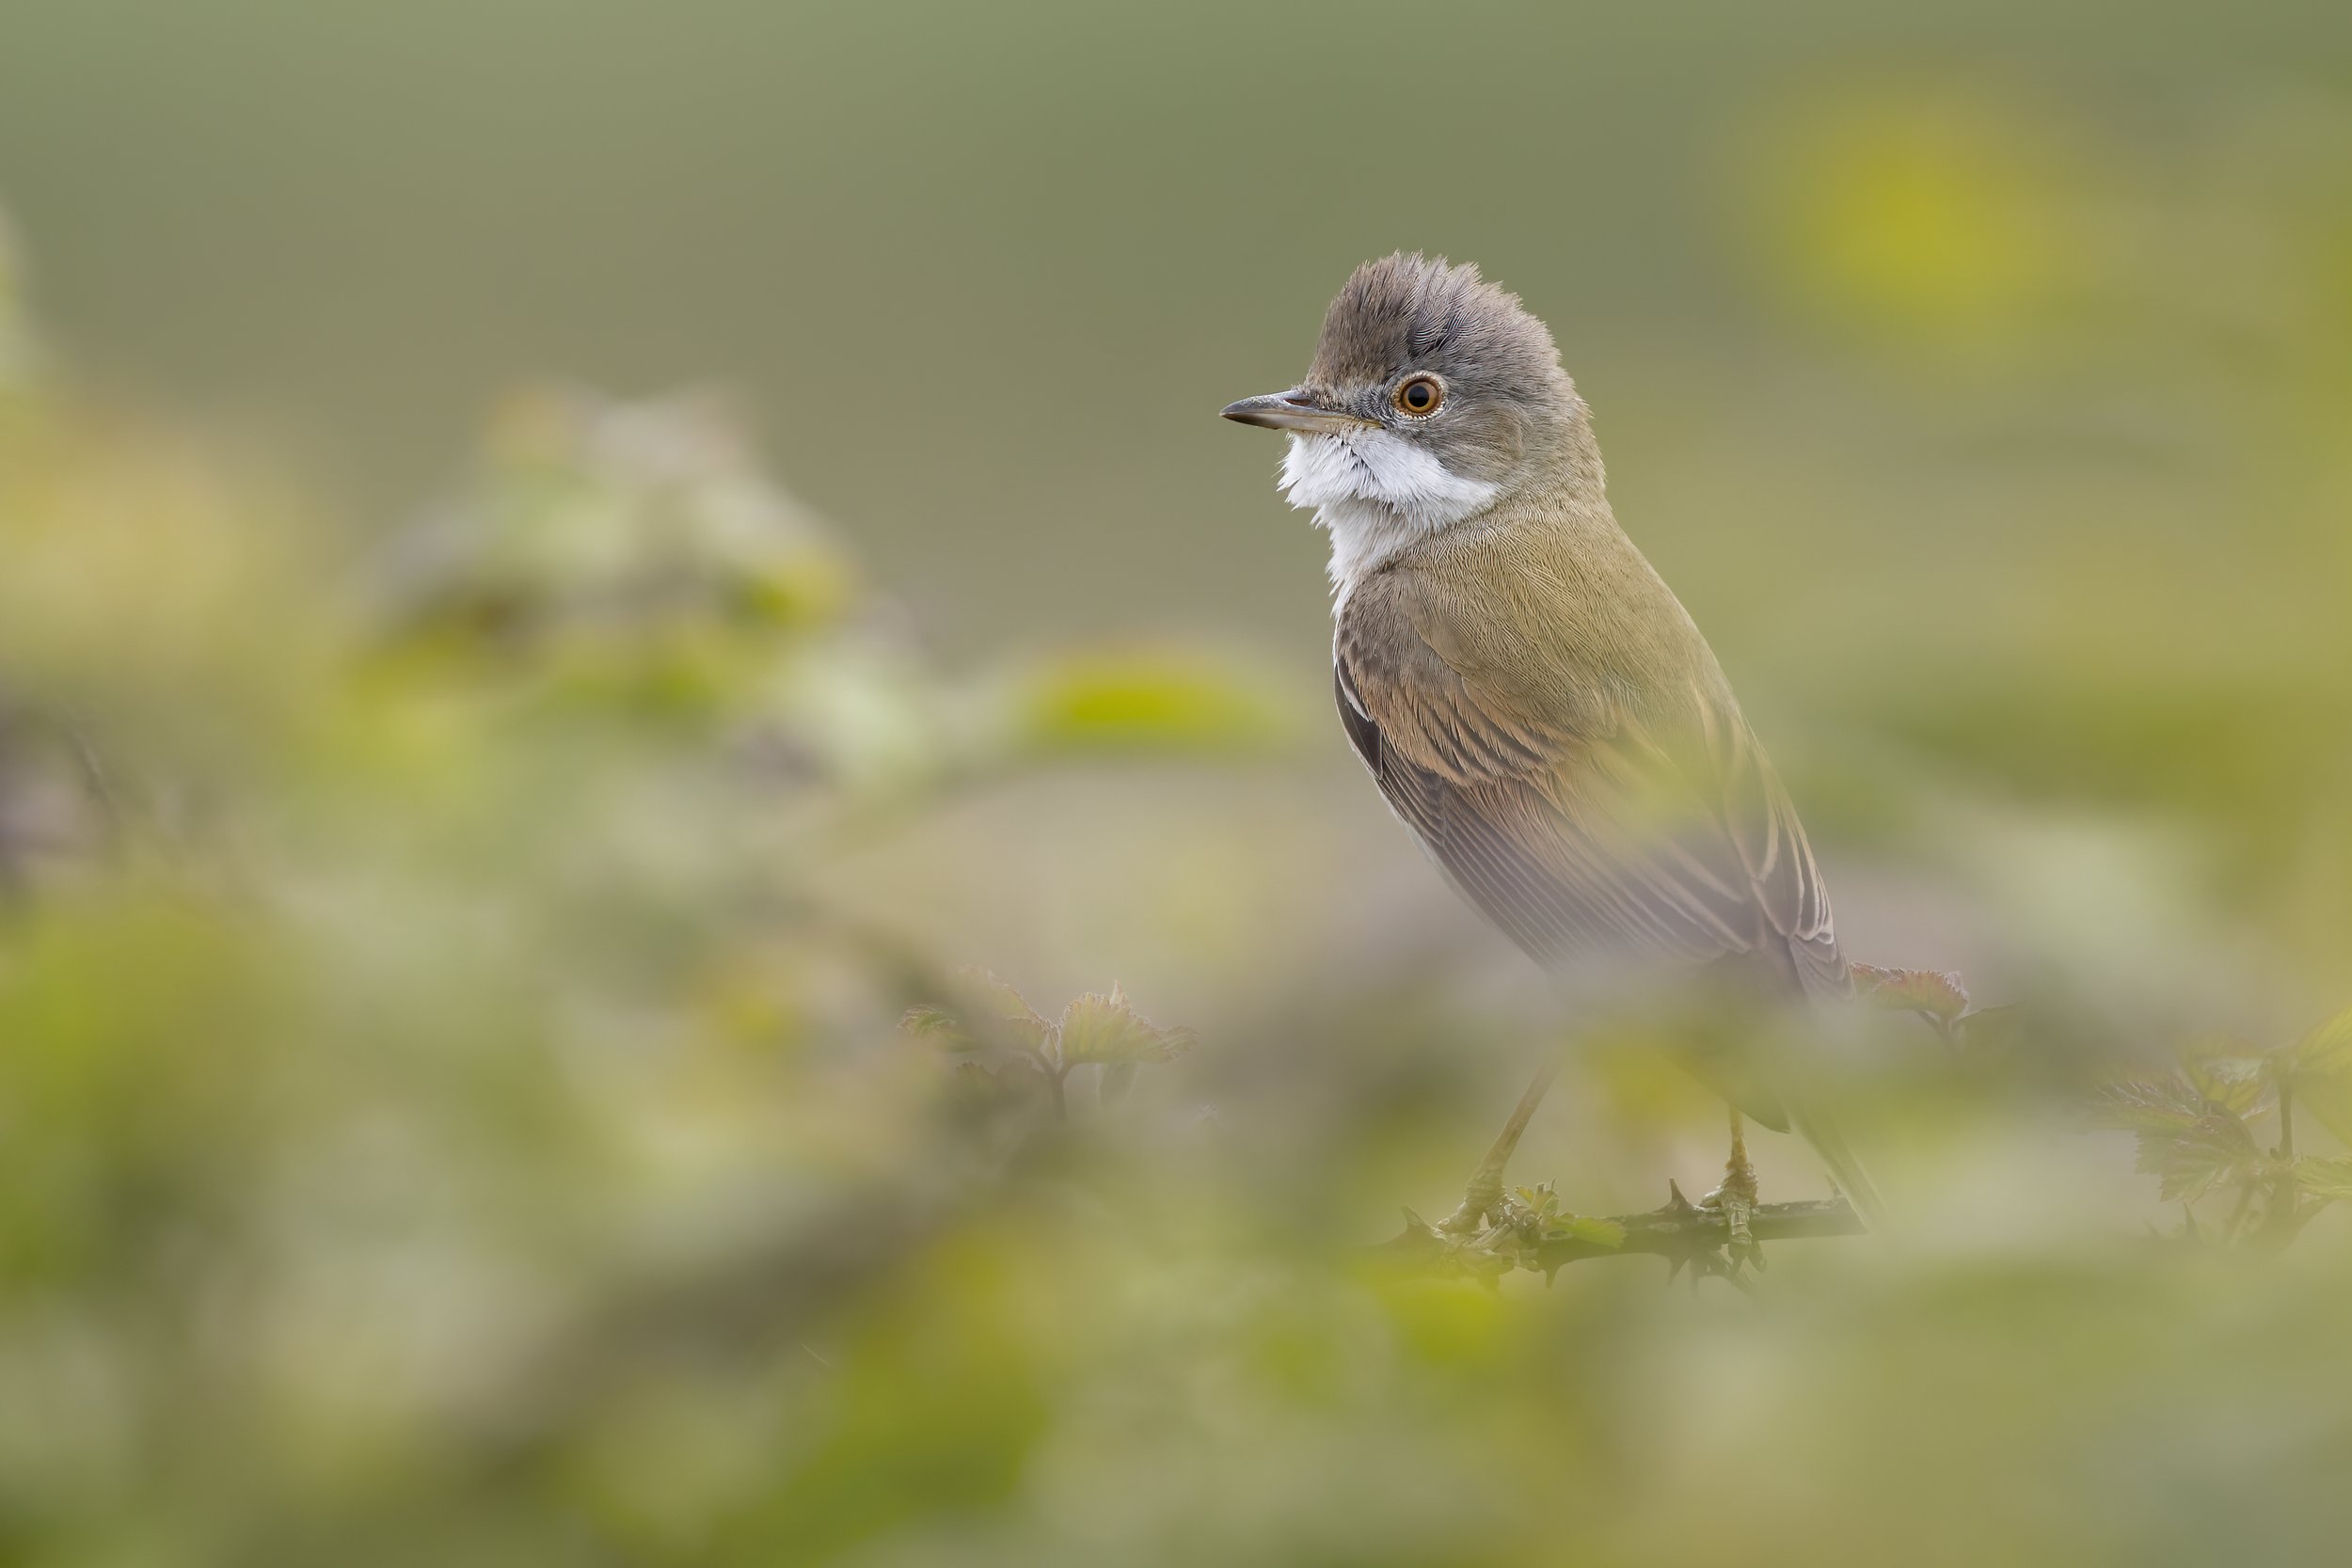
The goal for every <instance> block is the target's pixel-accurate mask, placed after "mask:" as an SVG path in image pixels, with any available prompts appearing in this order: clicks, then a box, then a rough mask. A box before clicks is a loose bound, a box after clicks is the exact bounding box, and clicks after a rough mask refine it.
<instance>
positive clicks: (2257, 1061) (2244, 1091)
mask: <svg viewBox="0 0 2352 1568" xmlns="http://www.w3.org/2000/svg"><path fill="white" fill-rule="evenodd" d="M2181 1069H2182V1071H2183V1072H2185V1074H2186V1075H2187V1081H2188V1084H2189V1085H2190V1087H2192V1088H2194V1089H2195V1090H2196V1091H2197V1093H2198V1094H2200V1095H2201V1096H2202V1097H2203V1098H2204V1099H2206V1100H2208V1101H2212V1102H2213V1103H2215V1104H2217V1105H2222V1106H2226V1107H2228V1108H2229V1109H2230V1110H2232V1111H2234V1112H2236V1113H2237V1114H2238V1115H2240V1116H2244V1115H2245V1114H2246V1113H2248V1112H2249V1111H2251V1110H2252V1109H2253V1108H2254V1105H2255V1103H2256V1102H2257V1101H2259V1100H2261V1098H2262V1092H2263V1087H2264V1085H2266V1084H2267V1083H2269V1082H2270V1076H2271V1065H2270V1063H2269V1061H2268V1060H2266V1059H2265V1057H2264V1055H2263V1053H2261V1052H2259V1051H2257V1050H2256V1049H2255V1048H2254V1047H2252V1046H2250V1045H2248V1044H2246V1043H2245V1042H2244V1041H2242V1040H2235V1039H2232V1038H2230V1037H2227V1036H2223V1035H2217V1036H2212V1037H2208V1038H2205V1039H2202V1040H2199V1041H2197V1042H2195V1043H2194V1044H2192V1045H2190V1046H2189V1047H2188V1048H2187V1049H2186V1050H2185V1051H2184V1052H2183V1053H2181Z"/></svg>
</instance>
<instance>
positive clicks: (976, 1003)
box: [900, 969, 1054, 1052]
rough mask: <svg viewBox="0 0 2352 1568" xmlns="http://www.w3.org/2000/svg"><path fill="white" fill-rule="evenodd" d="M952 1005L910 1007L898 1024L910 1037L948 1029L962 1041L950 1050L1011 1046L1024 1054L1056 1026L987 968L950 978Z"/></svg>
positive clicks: (1036, 1048) (1038, 1047)
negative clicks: (952, 992) (952, 993)
mask: <svg viewBox="0 0 2352 1568" xmlns="http://www.w3.org/2000/svg"><path fill="white" fill-rule="evenodd" d="M953 990H954V992H955V994H954V995H953V996H951V997H950V998H949V999H948V1002H949V1004H950V1005H948V1006H922V1007H914V1008H910V1009H909V1010H908V1012H907V1015H906V1017H905V1019H903V1020H902V1021H901V1022H900V1027H901V1028H904V1029H905V1030H906V1031H907V1032H908V1033H910V1034H914V1035H933V1034H944V1033H946V1032H947V1031H948V1030H949V1029H950V1028H952V1029H953V1030H954V1031H955V1032H956V1033H957V1034H958V1035H960V1036H961V1044H957V1045H953V1046H951V1047H950V1049H953V1050H959V1051H971V1050H977V1049H978V1048H979V1047H981V1046H987V1045H996V1046H1009V1047H1011V1048H1013V1049H1015V1050H1020V1051H1025V1052H1037V1051H1040V1050H1042V1049H1043V1048H1044V1045H1045V1041H1046V1038H1047V1037H1049V1036H1050V1035H1051V1034H1052V1033H1053V1028H1054V1026H1053V1025H1052V1024H1050V1023H1048V1022H1046V1021H1045V1018H1044V1016H1043V1015H1042V1014H1041V1013H1040V1012H1039V1011H1038V1010H1037V1009H1036V1008H1035V1007H1032V1006H1029V1005H1028V1003H1026V1002H1025V1001H1023V1000H1022V998H1021V993H1020V992H1019V991H1017V990H1013V989H1012V988H1011V987H1010V986H1009V985H1007V984H1005V982H1003V981H1002V980H999V979H998V978H996V976H995V975H993V974H990V973H989V972H988V971H987V970H985V969H960V970H958V971H956V974H955V979H954V982H953Z"/></svg>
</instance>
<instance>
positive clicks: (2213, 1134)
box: [2093, 1078, 2267, 1203]
mask: <svg viewBox="0 0 2352 1568" xmlns="http://www.w3.org/2000/svg"><path fill="white" fill-rule="evenodd" d="M2093 1119H2094V1120H2096V1121H2098V1122H2100V1123H2101V1124H2103V1125H2106V1126H2109V1127H2125V1128H2130V1129H2132V1130H2133V1131H2135V1132H2137V1133H2138V1134H2139V1168H2140V1169H2141V1170H2143V1171H2145V1172H2147V1173H2148V1174H2149V1175H2151V1176H2153V1177H2155V1178H2156V1179H2157V1180H2158V1183H2159V1186H2160V1188H2161V1190H2162V1192H2163V1196H2164V1197H2165V1200H2166V1201H2167V1202H2183V1203H2193V1202H2195V1201H2196V1200H2197V1199H2199V1198H2201V1197H2202V1196H2205V1194H2206V1193H2208V1192H2210V1191H2212V1190H2213V1189H2214V1188H2215V1187H2216V1186H2227V1185H2230V1184H2233V1183H2235V1182H2240V1181H2249V1180H2253V1179H2254V1178H2255V1177H2257V1176H2259V1175H2261V1174H2262V1172H2263V1168H2264V1166H2265V1164H2267V1157H2266V1156H2265V1154H2264V1153H2263V1150H2262V1147H2261V1146H2260V1145H2259V1144H2257V1143H2256V1142H2255V1141H2254V1134H2253V1132H2252V1131H2251V1130H2249V1128H2248V1127H2247V1125H2246V1123H2245V1122H2244V1121H2243V1120H2241V1119H2240V1118H2239V1117H2238V1113H2237V1112H2235V1111H2233V1110H2232V1109H2231V1108H2230V1107H2229V1106H2227V1105H2224V1104H2222V1103H2221V1102H2219V1101H2215V1100H2210V1099H2208V1098H2206V1097H2205V1096H2204V1095H2203V1094H2201V1093H2200V1092H2199V1091H2198V1089H2197V1086H2196V1085H2193V1084H2191V1083H2189V1082H2188V1080H2186V1079H2185V1078H2146V1079H2128V1080H2125V1081H2124V1082H2122V1083H2119V1084H2110V1085H2107V1087H2106V1089H2105V1090H2104V1091H2103V1092H2102V1093H2101V1095H2100V1097H2099V1101H2098V1104H2097V1106H2096V1107H2095V1109H2094V1111H2093Z"/></svg>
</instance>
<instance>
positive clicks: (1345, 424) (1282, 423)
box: [1217, 388, 1375, 435]
mask: <svg viewBox="0 0 2352 1568" xmlns="http://www.w3.org/2000/svg"><path fill="white" fill-rule="evenodd" d="M1217 412H1219V413H1220V414H1223V415H1224V416H1225V417H1226V418H1227V419H1229V420H1237V421H1239V422H1240V423H1242V424H1254V425H1262V426H1263V427H1264V428H1265V429H1267V430H1298V431H1312V432H1320V433H1322V434H1324V435H1336V434H1338V433H1339V432H1342V431H1347V430H1370V429H1373V428H1375V426H1374V423H1373V421H1372V420H1367V419H1363V418H1360V417H1359V416H1358V415H1355V414H1350V413H1347V412H1345V411H1344V410H1343V409H1338V408H1326V407H1324V406H1323V405H1322V404H1318V403H1316V402H1314V401H1313V400H1312V399H1311V398H1310V397H1308V395H1307V394H1306V393H1305V392H1303V391H1300V390H1298V389H1297V388H1292V389H1291V390H1290V391H1287V392H1268V393H1267V394H1266V395H1265V396H1263V397H1262V398H1244V399H1242V400H1241V401H1240V402H1239V403H1229V404H1226V405H1225V406H1224V407H1223V408H1221V409H1219V410H1217Z"/></svg>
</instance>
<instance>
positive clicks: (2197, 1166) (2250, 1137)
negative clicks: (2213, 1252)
mask: <svg viewBox="0 0 2352 1568" xmlns="http://www.w3.org/2000/svg"><path fill="white" fill-rule="evenodd" d="M2298 1107H2299V1108H2300V1109H2301V1111H2302V1112H2303V1114H2304V1115H2306V1116H2308V1117H2312V1118H2313V1119H2315V1120H2317V1121H2318V1122H2319V1123H2320V1125H2321V1126H2323V1127H2325V1128H2326V1129H2327V1130H2328V1132H2331V1133H2333V1134H2334V1135H2335V1136H2336V1137H2337V1138H2338V1139H2340V1140H2347V1141H2352V1012H2346V1013H2343V1014H2339V1015H2338V1016H2337V1017H2335V1018H2332V1019H2330V1020H2328V1022H2326V1023H2323V1024H2321V1025H2320V1026H2319V1027H2318V1028H2316V1029H2313V1030H2312V1031H2311V1032H2310V1033H2309V1034H2307V1035H2305V1036H2303V1037H2301V1038H2299V1039H2296V1040H2295V1041H2293V1042H2292V1043H2290V1044H2287V1045H2282V1046H2278V1047H2274V1048H2273V1049H2271V1050H2268V1051H2260V1050H2256V1049H2255V1048H2253V1047H2251V1046H2248V1045H2245V1044H2243V1043H2241V1042H2239V1041H2237V1040H2233V1039H2227V1038H2221V1039H2210V1040H2201V1041H2199V1042H2196V1044H2195V1045H2194V1047H2193V1048H2192V1049H2191V1050H2190V1051H2189V1052H2188V1053H2186V1055H2185V1059H2184V1061H2183V1064H2182V1066H2181V1068H2180V1069H2179V1070H2178V1071H2176V1072H2172V1073H2168V1074H2165V1075H2163V1076H2161V1077H2135V1078H2126V1079H2123V1080H2122V1081H2120V1082H2118V1083H2116V1084H2113V1085H2108V1086H2107V1088H2106V1090H2105V1092H2104V1094H2103V1095H2102V1097H2101V1100H2100V1104H2099V1115H2100V1119H2101V1120H2102V1121H2104V1122H2105V1123H2106V1125H2108V1126H2110V1127H2122V1128H2128V1129H2130V1130H2131V1131H2133V1132H2136V1133H2137V1134H2138V1139H2139V1168H2140V1169H2141V1170H2143V1171H2145V1172H2147V1173H2148V1174H2149V1175H2151V1176H2153V1177H2156V1178H2157V1179H2158V1180H2160V1181H2161V1183H2162V1185H2163V1192H2164V1196H2165V1197H2166V1198H2167V1199H2169V1200H2171V1201H2173V1202H2177V1203H2181V1204H2184V1205H2188V1206H2191V1207H2189V1208H2188V1209H2187V1210H2186V1214H2187V1220H2186V1224H2187V1227H2188V1234H2190V1235H2191V1236H2195V1235H2198V1234H2199V1233H2200V1232H2199V1226H2198V1222H2197V1215H2196V1210H2195V1208H2194V1207H2193V1206H2194V1205H2195V1204H2196V1203H2197V1202H2198V1201H2199V1200H2200V1199H2201V1198H2204V1197H2206V1196H2209V1195H2212V1194H2215V1193H2216V1192H2219V1193H2221V1194H2225V1195H2227V1197H2228V1204H2229V1207H2228V1212H2227V1218H2226V1219H2224V1220H2223V1221H2222V1222H2221V1223H2220V1224H2219V1225H2218V1226H2217V1227H2214V1234H2215V1238H2216V1240H2217V1242H2218V1243H2220V1244H2222V1245H2224V1246H2226V1245H2229V1244H2231V1243H2234V1242H2237V1241H2239V1240H2240V1239H2241V1238H2244V1239H2246V1240H2249V1241H2251V1242H2256V1243H2261V1244H2263V1245H2266V1246H2272V1247H2279V1246H2284V1245H2285V1244H2286V1243H2288V1242H2290V1241H2292V1240H2294V1239H2295V1237H2296V1235H2297V1234H2298V1233H2299V1232H2300V1231H2301V1230H2302V1228H2303V1227H2304V1226H2306V1225H2307V1224H2309V1223H2310V1222H2311V1220H2312V1218H2313V1217H2314V1216H2316V1215H2317V1214H2318V1213H2319V1212H2320V1211H2321V1210H2323V1209H2325V1208H2327V1207H2328V1204H2330V1203H2333V1202H2334V1201H2335V1200H2336V1199H2338V1198H2341V1197H2352V1159H2348V1158H2347V1157H2346V1156H2344V1155H2343V1154H2340V1153H2339V1154H2326V1155H2315V1154H2308V1153H2306V1154H2297V1153H2296V1144H2295V1122H2296V1110H2297V1108H2298ZM2264 1120H2268V1121H2269V1122H2270V1123H2271V1124H2272V1125H2274V1126H2275V1127H2276V1129H2277V1134H2276V1136H2275V1138H2274V1139H2273V1141H2272V1143H2271V1145H2270V1147H2268V1148H2265V1147H2264V1146H2263V1144H2262V1141H2261V1140H2260V1139H2259V1138H2258V1137H2256V1135H2255V1132H2254V1125H2255V1124H2256V1123H2258V1122H2262V1121H2264Z"/></svg>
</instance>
